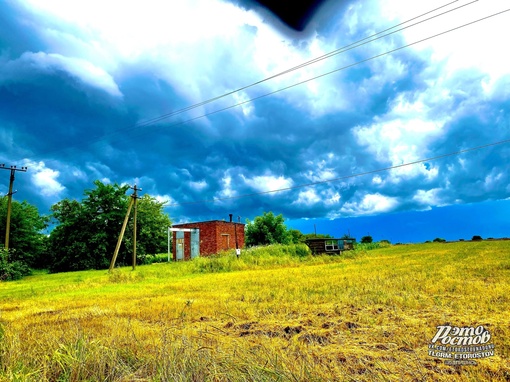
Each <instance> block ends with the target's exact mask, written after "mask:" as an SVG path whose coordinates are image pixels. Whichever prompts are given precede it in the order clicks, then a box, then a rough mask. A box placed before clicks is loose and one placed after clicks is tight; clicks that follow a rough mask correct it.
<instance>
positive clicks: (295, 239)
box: [288, 229, 305, 244]
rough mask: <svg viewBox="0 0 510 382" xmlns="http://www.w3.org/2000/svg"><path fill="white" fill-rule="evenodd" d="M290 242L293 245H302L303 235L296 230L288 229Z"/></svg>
mask: <svg viewBox="0 0 510 382" xmlns="http://www.w3.org/2000/svg"><path fill="white" fill-rule="evenodd" d="M288 233H289V235H290V241H291V242H292V243H294V244H299V243H304V242H305V235H303V233H302V232H301V231H300V230H298V229H289V230H288Z"/></svg>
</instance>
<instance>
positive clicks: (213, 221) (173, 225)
mask: <svg viewBox="0 0 510 382" xmlns="http://www.w3.org/2000/svg"><path fill="white" fill-rule="evenodd" d="M200 223H228V224H242V225H245V224H244V223H240V222H234V221H226V220H219V219H217V220H205V221H200V222H189V223H180V224H172V227H179V226H181V225H189V224H200Z"/></svg>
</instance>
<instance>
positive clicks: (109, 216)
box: [49, 181, 169, 272]
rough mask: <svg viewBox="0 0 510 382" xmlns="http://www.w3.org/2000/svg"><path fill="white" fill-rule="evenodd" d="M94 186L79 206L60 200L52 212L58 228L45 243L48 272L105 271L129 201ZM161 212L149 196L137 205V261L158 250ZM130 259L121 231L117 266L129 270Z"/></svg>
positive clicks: (118, 190) (122, 189)
mask: <svg viewBox="0 0 510 382" xmlns="http://www.w3.org/2000/svg"><path fill="white" fill-rule="evenodd" d="M94 185H95V186H96V187H95V188H94V189H92V190H86V191H85V198H84V199H83V200H82V202H78V201H76V200H69V199H64V200H62V201H60V202H58V203H57V204H55V205H53V206H52V212H53V218H54V219H55V221H56V222H57V226H56V227H55V228H54V229H53V231H52V232H51V234H50V240H49V250H50V253H51V262H50V267H49V268H50V270H51V271H52V272H60V271H73V270H82V269H104V268H108V266H109V265H110V261H111V258H112V256H113V252H114V251H115V247H116V245H117V240H118V237H119V234H120V231H121V228H122V223H123V221H124V217H125V214H126V212H127V208H128V204H129V200H130V199H129V198H130V196H128V195H126V191H127V190H128V188H129V187H128V186H119V185H118V184H113V185H108V184H103V183H102V182H100V181H95V182H94ZM162 208H163V204H162V203H159V202H157V201H156V200H155V199H154V198H151V197H149V196H143V197H141V198H140V200H139V201H138V214H137V255H139V256H140V257H143V256H144V255H145V254H146V253H147V251H152V250H156V249H159V248H161V242H162V239H161V238H162V234H161V232H162V231H163V232H166V229H167V227H168V225H169V224H168V222H169V218H168V216H166V215H165V214H164V213H163V211H162ZM132 213H133V212H131V214H132ZM131 219H132V217H131ZM130 238H131V239H130ZM130 240H131V241H130ZM132 253H133V252H132V236H131V234H130V232H129V231H126V235H125V238H124V240H123V242H122V245H121V248H120V252H119V255H118V257H117V264H130V263H131V258H132Z"/></svg>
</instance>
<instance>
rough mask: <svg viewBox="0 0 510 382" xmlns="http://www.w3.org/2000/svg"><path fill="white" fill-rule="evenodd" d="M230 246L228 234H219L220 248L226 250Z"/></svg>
mask: <svg viewBox="0 0 510 382" xmlns="http://www.w3.org/2000/svg"><path fill="white" fill-rule="evenodd" d="M229 248H230V235H229V234H228V233H222V234H221V243H220V249H221V250H227V249H229Z"/></svg>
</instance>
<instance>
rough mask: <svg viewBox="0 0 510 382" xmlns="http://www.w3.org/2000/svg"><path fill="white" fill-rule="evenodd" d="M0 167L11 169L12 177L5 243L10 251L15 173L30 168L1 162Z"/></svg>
mask: <svg viewBox="0 0 510 382" xmlns="http://www.w3.org/2000/svg"><path fill="white" fill-rule="evenodd" d="M0 169H2V170H11V177H10V179H9V193H8V194H7V222H6V223H5V245H4V248H5V250H6V251H7V253H9V235H10V233H11V204H12V194H14V192H16V191H14V192H13V191H12V186H13V184H14V178H15V177H14V174H15V172H16V171H22V172H26V171H27V170H28V168H27V167H21V168H16V166H10V167H5V164H0Z"/></svg>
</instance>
